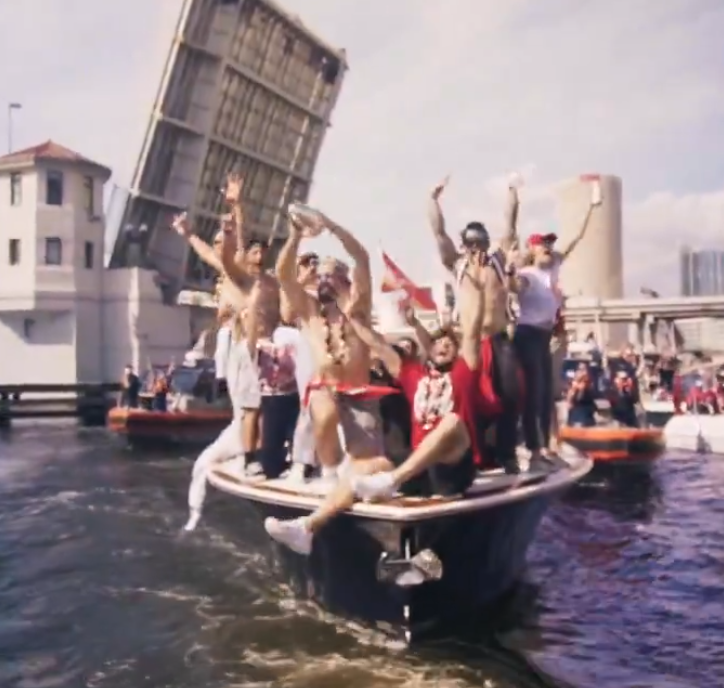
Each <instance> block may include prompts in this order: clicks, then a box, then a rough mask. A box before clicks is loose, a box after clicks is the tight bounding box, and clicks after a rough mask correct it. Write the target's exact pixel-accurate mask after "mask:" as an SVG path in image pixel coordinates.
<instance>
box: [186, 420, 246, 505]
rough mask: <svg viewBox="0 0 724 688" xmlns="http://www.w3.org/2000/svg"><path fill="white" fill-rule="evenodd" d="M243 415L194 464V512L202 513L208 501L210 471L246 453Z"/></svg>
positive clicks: (192, 502)
mask: <svg viewBox="0 0 724 688" xmlns="http://www.w3.org/2000/svg"><path fill="white" fill-rule="evenodd" d="M242 418H243V415H237V416H236V417H235V418H234V420H233V421H231V423H230V424H229V425H228V426H227V427H226V428H225V429H224V430H222V432H221V434H220V435H219V436H218V437H217V438H216V439H215V440H214V442H213V443H212V444H210V445H209V446H208V447H206V449H204V451H202V452H201V454H200V455H199V458H198V459H196V461H195V462H194V468H193V471H192V473H191V485H190V486H189V508H190V509H191V511H192V512H201V509H202V508H203V506H204V501H205V499H206V478H207V476H208V474H209V471H210V470H211V469H212V468H213V467H214V466H216V465H217V464H220V463H223V462H224V461H228V460H229V459H233V458H234V457H235V456H239V455H241V454H243V453H244V442H243V441H242V434H241V433H242V423H241V419H242Z"/></svg>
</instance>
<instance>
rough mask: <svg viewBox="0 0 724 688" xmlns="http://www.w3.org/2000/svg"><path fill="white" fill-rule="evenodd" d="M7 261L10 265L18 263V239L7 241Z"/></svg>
mask: <svg viewBox="0 0 724 688" xmlns="http://www.w3.org/2000/svg"><path fill="white" fill-rule="evenodd" d="M8 262H9V263H10V265H19V264H20V239H10V241H8Z"/></svg>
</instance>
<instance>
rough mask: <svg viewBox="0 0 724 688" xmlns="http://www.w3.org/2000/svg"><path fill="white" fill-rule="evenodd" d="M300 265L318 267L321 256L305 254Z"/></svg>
mask: <svg viewBox="0 0 724 688" xmlns="http://www.w3.org/2000/svg"><path fill="white" fill-rule="evenodd" d="M299 267H302V268H317V267H319V256H314V255H312V256H304V258H301V259H300V261H299Z"/></svg>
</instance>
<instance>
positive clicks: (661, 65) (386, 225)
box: [0, 0, 724, 292]
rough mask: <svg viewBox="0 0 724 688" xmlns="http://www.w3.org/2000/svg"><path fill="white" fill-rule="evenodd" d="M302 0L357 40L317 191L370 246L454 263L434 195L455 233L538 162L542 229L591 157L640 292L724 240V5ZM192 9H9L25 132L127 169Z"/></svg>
mask: <svg viewBox="0 0 724 688" xmlns="http://www.w3.org/2000/svg"><path fill="white" fill-rule="evenodd" d="M284 4H285V6H286V7H287V8H288V9H289V10H290V11H291V12H293V13H297V14H298V15H300V17H301V18H302V20H303V21H304V23H305V24H307V25H308V26H310V27H312V28H313V29H314V30H315V31H317V32H318V33H320V35H322V36H324V37H325V39H327V41H328V42H330V43H332V44H335V45H339V46H341V47H345V48H346V49H347V53H348V57H349V62H350V71H349V72H348V74H347V77H346V81H345V85H344V87H343V90H342V94H341V98H340V101H339V104H338V107H337V110H336V111H335V114H334V117H333V126H332V128H331V129H330V131H329V133H328V136H327V139H326V141H325V145H324V148H323V151H322V155H321V158H320V162H319V166H318V169H317V175H316V179H315V184H314V188H313V194H312V196H313V198H312V200H313V202H315V203H317V204H319V205H320V206H322V207H323V208H324V209H325V210H326V211H328V212H329V213H330V214H331V215H334V216H336V217H337V218H338V219H339V220H340V221H342V222H343V223H345V224H348V225H349V226H350V228H352V229H353V230H355V231H356V232H358V233H359V235H360V236H361V237H362V238H364V240H365V241H366V242H367V243H368V244H369V245H370V246H374V245H375V244H377V243H378V242H384V244H385V246H386V247H387V248H388V249H389V251H390V253H392V254H393V255H394V256H396V257H397V258H398V260H399V261H400V262H401V263H402V264H403V265H404V266H405V268H406V269H408V270H409V272H410V273H411V274H412V275H413V276H414V277H417V278H419V279H423V278H425V277H426V276H428V275H429V274H430V270H431V266H432V265H435V263H436V261H435V256H434V246H433V242H432V240H431V237H430V236H429V231H428V229H427V228H426V226H425V218H424V206H425V195H426V193H427V190H428V189H429V187H430V186H431V185H432V184H434V183H435V182H436V181H437V179H438V178H440V177H441V176H443V175H444V174H446V173H448V172H450V173H452V175H453V181H452V184H451V187H450V193H449V198H447V199H446V208H447V211H448V218H449V223H450V226H451V227H452V228H456V227H458V226H460V224H461V223H463V222H464V221H468V220H469V219H472V218H473V217H476V218H480V219H483V220H485V221H486V222H487V223H488V224H490V225H491V226H492V227H495V226H496V223H499V221H500V218H501V214H502V205H501V204H502V196H501V184H502V181H503V180H504V179H505V177H506V176H507V173H508V172H509V171H510V170H514V169H523V168H525V170H526V176H527V177H528V178H529V182H528V184H527V186H526V191H525V199H524V202H525V205H524V207H523V215H522V224H523V227H524V228H526V229H528V228H535V227H537V226H545V225H547V223H549V222H550V221H552V219H553V217H554V212H553V206H552V203H551V200H550V194H551V189H552V188H554V186H555V183H556V182H557V181H558V180H560V179H563V178H566V177H569V176H573V175H577V174H579V173H581V172H588V171H600V172H609V173H614V174H617V175H619V176H621V177H622V178H623V180H624V196H625V218H624V224H625V233H626V237H625V244H626V249H627V250H626V272H627V275H628V277H629V279H628V283H629V286H630V287H631V288H632V289H636V288H637V287H638V285H639V282H642V283H647V284H650V286H653V287H655V288H659V289H662V290H663V291H665V292H671V291H672V290H673V291H675V290H676V285H678V273H677V272H676V252H677V249H678V246H679V244H681V243H692V244H710V243H711V244H713V243H716V242H717V241H718V236H720V234H721V230H722V229H724V227H722V208H724V203H723V200H724V199H723V198H722V193H721V192H720V191H719V189H720V188H724V184H722V181H723V180H724V162H722V161H724V134H723V133H722V130H721V121H722V118H723V117H724V89H722V88H721V83H722V82H723V80H724V42H722V41H721V39H720V37H721V35H722V33H724V4H722V3H720V2H718V1H717V0H657V2H655V3H654V2H650V1H649V0H626V1H624V0H611V2H608V3H581V2H579V1H578V0H547V1H546V2H545V3H542V2H534V1H533V0H508V2H505V3H500V2H493V1H492V0H449V2H446V3H440V2H437V1H436V0H395V2H383V1H382V0H373V1H372V2H365V3H363V2H361V0H286V1H285V2H284ZM11 6H12V10H11V9H10V7H11ZM180 6H181V2H180V0H154V2H148V0H126V2H125V3H120V4H119V3H110V4H109V3H99V2H93V1H92V0H65V2H63V3H48V2H47V1H46V0H24V2H22V3H5V5H4V6H2V7H0V58H2V59H0V83H2V84H3V86H4V89H3V91H4V93H7V94H8V96H7V97H8V98H11V99H13V100H20V101H21V102H23V105H24V109H23V111H22V114H19V115H18V116H17V117H16V121H17V126H16V140H17V143H18V145H30V144H32V143H35V142H36V141H40V140H43V139H46V138H48V137H53V138H54V139H56V140H58V141H60V142H61V143H64V144H65V145H68V146H70V147H73V148H77V149H79V150H81V151H82V152H83V153H84V154H86V155H89V156H91V157H96V158H98V159H99V160H100V161H101V162H105V163H107V164H109V165H111V166H112V167H113V168H114V170H115V172H116V174H115V177H114V179H116V180H117V181H118V183H120V184H128V182H129V181H130V177H131V175H132V171H133V166H134V164H135V159H136V156H137V154H138V150H139V148H140V145H141V141H142V137H143V134H144V131H145V126H146V122H147V118H148V114H149V111H150V108H151V106H152V104H153V99H154V96H155V91H156V87H157V84H158V81H159V79H160V74H161V71H162V68H163V62H164V59H165V56H166V52H167V49H168V46H169V43H170V41H171V37H172V35H173V31H174V25H175V22H176V19H177V16H178V12H179V11H180ZM29 35H32V36H33V40H32V41H28V40H27V36H29ZM323 246H324V247H326V246H331V244H330V242H329V241H326V242H323ZM654 247H655V253H656V258H655V261H659V262H657V263H656V264H654V262H652V261H654V258H653V253H654V251H653V250H652V248H654ZM661 261H663V265H664V267H663V268H662V267H661V265H660V263H661ZM670 270H674V273H673V274H672V273H670V272H667V271H670Z"/></svg>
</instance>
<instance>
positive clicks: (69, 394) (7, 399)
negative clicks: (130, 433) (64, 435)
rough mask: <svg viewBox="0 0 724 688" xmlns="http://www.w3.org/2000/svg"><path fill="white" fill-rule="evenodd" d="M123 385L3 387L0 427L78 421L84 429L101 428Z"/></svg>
mask: <svg viewBox="0 0 724 688" xmlns="http://www.w3.org/2000/svg"><path fill="white" fill-rule="evenodd" d="M120 388H121V387H120V383H117V382H104V383H81V384H69V385H63V384H27V385H2V384H0V428H9V427H10V426H11V425H12V422H13V421H14V420H20V419H41V418H77V419H78V421H79V422H80V423H81V424H82V425H85V426H88V427H93V426H102V425H105V423H106V417H107V415H108V411H109V409H110V408H112V407H113V406H115V405H116V399H117V397H118V393H119V392H120Z"/></svg>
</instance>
